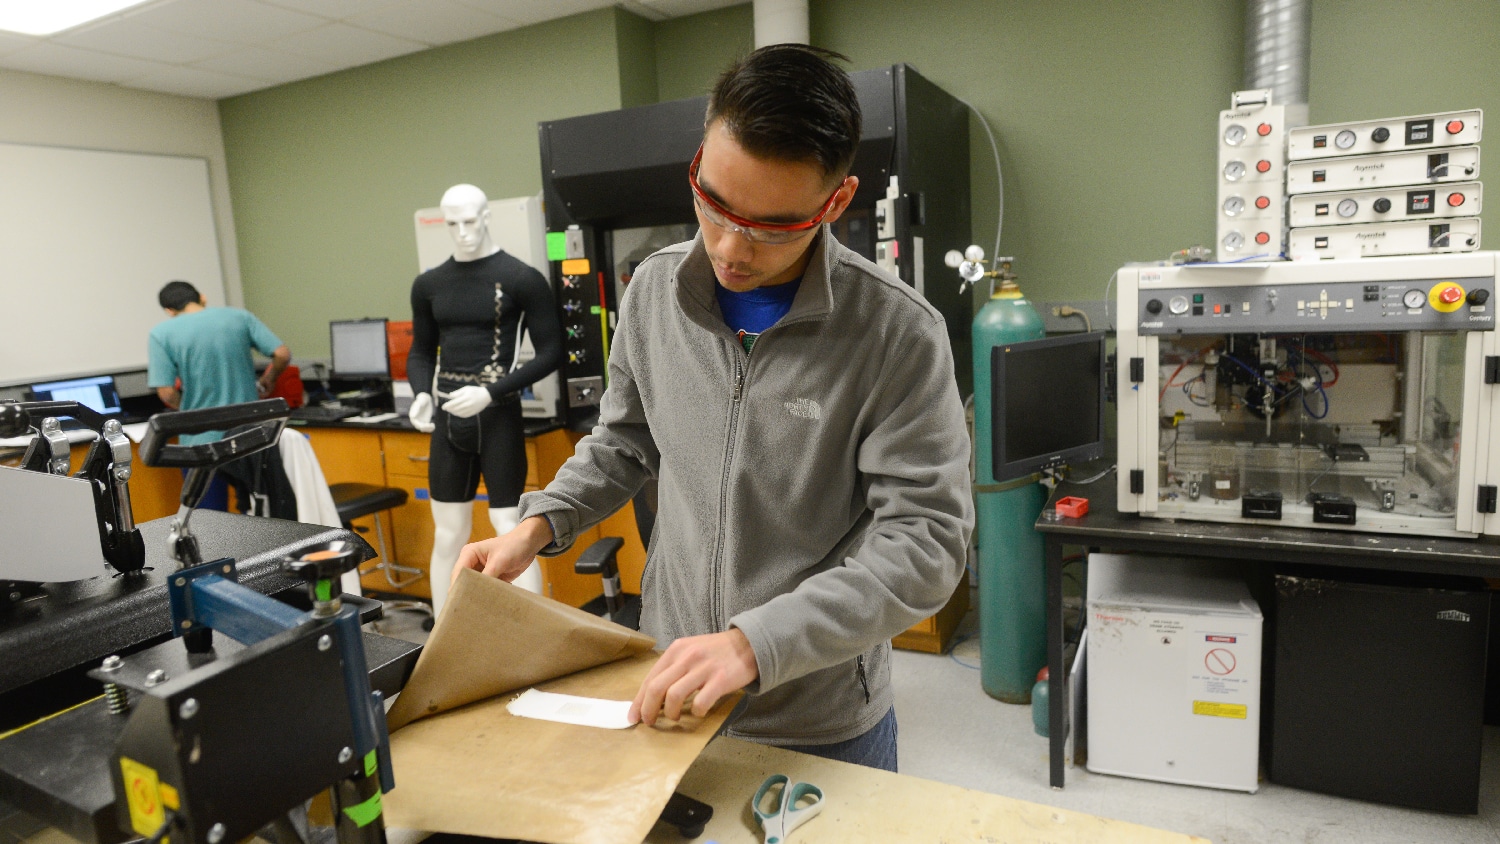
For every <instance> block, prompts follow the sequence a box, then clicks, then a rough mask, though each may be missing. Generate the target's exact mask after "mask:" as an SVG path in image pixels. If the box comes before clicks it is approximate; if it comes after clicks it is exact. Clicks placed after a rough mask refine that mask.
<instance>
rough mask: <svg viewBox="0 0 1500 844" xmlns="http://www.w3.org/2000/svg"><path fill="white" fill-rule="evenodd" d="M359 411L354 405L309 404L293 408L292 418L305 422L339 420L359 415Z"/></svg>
mask: <svg viewBox="0 0 1500 844" xmlns="http://www.w3.org/2000/svg"><path fill="white" fill-rule="evenodd" d="M358 415H359V411H358V410H356V409H354V408H352V407H322V406H318V405H308V406H307V407H294V408H292V418H293V419H299V420H302V421H304V422H337V421H338V420H340V419H348V418H349V417H351V416H358Z"/></svg>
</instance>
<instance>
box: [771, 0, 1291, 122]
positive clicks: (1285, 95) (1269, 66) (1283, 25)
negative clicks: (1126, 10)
mask: <svg viewBox="0 0 1500 844" xmlns="http://www.w3.org/2000/svg"><path fill="white" fill-rule="evenodd" d="M757 2H759V0H757ZM1311 31H1312V2H1311V0H1247V1H1246V3H1245V85H1244V87H1245V88H1246V89H1254V88H1270V89H1272V91H1273V94H1272V96H1273V97H1274V102H1275V103H1276V104H1277V105H1284V106H1286V122H1287V126H1305V125H1307V87H1308V86H1307V76H1308V64H1309V63H1310V59H1309V56H1310V54H1311V43H1310V40H1309V38H1310V33H1311Z"/></svg>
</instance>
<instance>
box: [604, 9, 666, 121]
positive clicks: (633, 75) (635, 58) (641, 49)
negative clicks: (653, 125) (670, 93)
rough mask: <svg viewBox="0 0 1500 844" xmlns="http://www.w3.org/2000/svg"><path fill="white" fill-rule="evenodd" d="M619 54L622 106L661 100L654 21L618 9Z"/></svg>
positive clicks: (616, 47) (616, 16)
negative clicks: (658, 92) (657, 92)
mask: <svg viewBox="0 0 1500 844" xmlns="http://www.w3.org/2000/svg"><path fill="white" fill-rule="evenodd" d="M615 55H616V57H617V62H618V66H619V73H620V107H621V108H633V107H635V106H643V105H650V104H652V103H655V102H660V100H659V99H658V98H657V95H656V88H657V84H656V33H655V29H654V27H653V26H652V25H651V21H648V20H646V19H645V18H643V17H640V16H639V15H634V14H631V13H630V12H627V11H625V10H624V9H615Z"/></svg>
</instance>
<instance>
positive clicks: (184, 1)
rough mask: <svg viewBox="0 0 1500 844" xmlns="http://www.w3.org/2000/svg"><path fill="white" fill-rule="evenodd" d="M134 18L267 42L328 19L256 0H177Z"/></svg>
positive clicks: (245, 41)
mask: <svg viewBox="0 0 1500 844" xmlns="http://www.w3.org/2000/svg"><path fill="white" fill-rule="evenodd" d="M129 19H130V20H133V21H135V22H137V23H141V24H145V25H146V26H149V27H153V28H155V29H162V30H166V31H167V32H180V33H182V34H184V35H197V36H199V37H202V38H216V39H219V40H221V41H233V42H235V43H237V44H263V43H265V42H267V41H271V40H274V39H277V38H284V37H286V36H288V35H292V34H294V33H298V32H306V31H308V30H311V29H315V28H317V27H319V26H322V25H323V24H325V23H327V21H326V20H325V19H323V18H320V17H316V16H313V15H306V14H303V13H301V12H294V11H291V10H290V9H282V8H280V7H277V6H270V5H267V4H265V3H257V2H254V0H177V2H175V3H165V4H162V5H159V6H152V7H151V8H149V9H146V10H145V11H143V12H141V13H140V14H136V15H131V16H130V18H129Z"/></svg>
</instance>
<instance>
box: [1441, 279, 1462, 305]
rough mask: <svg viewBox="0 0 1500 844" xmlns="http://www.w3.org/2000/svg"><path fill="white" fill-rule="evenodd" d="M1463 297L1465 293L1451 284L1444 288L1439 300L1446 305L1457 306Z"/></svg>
mask: <svg viewBox="0 0 1500 844" xmlns="http://www.w3.org/2000/svg"><path fill="white" fill-rule="evenodd" d="M1463 297H1464V292H1463V291H1462V290H1459V289H1458V288H1457V287H1454V286H1453V285H1451V284H1450V285H1448V286H1447V287H1444V288H1443V290H1442V292H1441V293H1439V294H1438V300H1439V301H1441V302H1442V303H1443V304H1445V305H1453V304H1457V303H1458V301H1459V300H1460V299H1462V298H1463Z"/></svg>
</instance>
